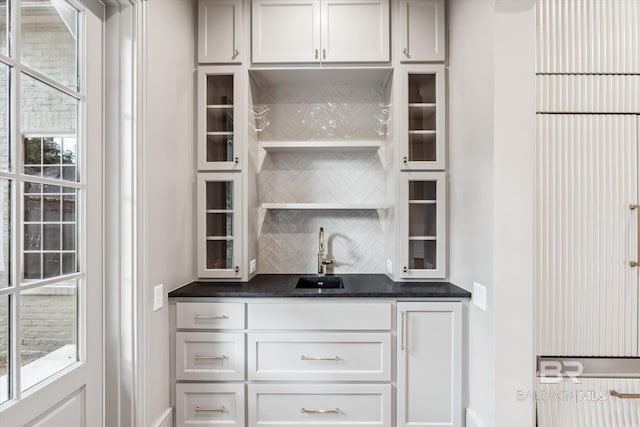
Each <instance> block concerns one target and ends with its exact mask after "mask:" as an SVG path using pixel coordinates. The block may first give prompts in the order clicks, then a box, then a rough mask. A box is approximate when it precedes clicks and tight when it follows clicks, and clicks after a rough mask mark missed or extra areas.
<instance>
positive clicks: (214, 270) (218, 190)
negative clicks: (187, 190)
mask: <svg viewBox="0 0 640 427" xmlns="http://www.w3.org/2000/svg"><path fill="white" fill-rule="evenodd" d="M240 179H241V175H239V174H237V173H200V174H198V184H197V186H198V190H197V191H198V196H197V209H198V215H197V228H198V239H197V240H198V251H197V252H198V253H197V256H198V263H197V264H198V265H197V268H198V277H201V278H240V277H241V276H242V274H241V273H242V272H241V271H240V266H241V265H242V263H241V262H240V260H241V257H242V250H241V249H242V248H241V246H242V225H241V224H242V223H241V217H242V215H241V212H242V206H241V200H242V198H241V197H240V191H241V185H240Z"/></svg>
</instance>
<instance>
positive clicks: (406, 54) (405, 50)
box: [402, 47, 409, 57]
mask: <svg viewBox="0 0 640 427" xmlns="http://www.w3.org/2000/svg"><path fill="white" fill-rule="evenodd" d="M402 53H404V55H405V56H406V57H409V49H407V48H406V47H405V48H404V49H402Z"/></svg>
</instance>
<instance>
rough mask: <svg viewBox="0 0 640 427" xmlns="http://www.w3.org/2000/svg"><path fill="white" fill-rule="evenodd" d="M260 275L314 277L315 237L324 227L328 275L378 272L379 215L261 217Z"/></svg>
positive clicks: (380, 255) (381, 254)
mask: <svg viewBox="0 0 640 427" xmlns="http://www.w3.org/2000/svg"><path fill="white" fill-rule="evenodd" d="M263 214H264V219H263V222H262V225H261V230H260V241H259V246H260V256H259V265H258V271H259V272H260V273H266V274H269V273H285V274H286V273H292V274H293V273H297V274H315V273H316V272H317V266H318V258H317V254H318V232H319V230H320V227H324V230H325V240H326V246H327V252H328V254H329V255H330V256H331V257H332V258H333V259H334V260H335V262H336V263H335V265H330V266H328V267H327V272H329V273H343V274H344V273H383V272H384V270H383V266H384V233H383V218H382V217H381V215H383V213H382V212H381V211H373V210H356V211H304V210H299V211H296V210H274V211H265V212H263Z"/></svg>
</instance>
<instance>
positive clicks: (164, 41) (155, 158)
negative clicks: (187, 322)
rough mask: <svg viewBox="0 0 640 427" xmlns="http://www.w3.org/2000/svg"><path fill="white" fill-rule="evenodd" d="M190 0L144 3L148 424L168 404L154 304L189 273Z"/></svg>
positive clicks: (164, 312)
mask: <svg viewBox="0 0 640 427" xmlns="http://www.w3.org/2000/svg"><path fill="white" fill-rule="evenodd" d="M194 7H195V6H194V2H192V1H191V0H186V1H175V0H148V1H147V2H146V15H145V16H146V20H145V21H146V38H145V41H146V44H145V50H144V52H145V55H146V77H145V79H144V80H145V89H144V90H145V95H146V96H145V101H146V104H145V106H144V107H143V108H144V109H145V111H144V131H143V132H144V137H143V148H142V171H141V176H142V187H141V188H142V189H141V192H142V194H141V197H142V200H143V208H142V212H140V218H141V224H140V225H141V227H143V232H142V233H143V239H142V250H143V268H144V272H143V281H142V283H141V286H142V287H144V289H143V292H142V294H143V295H144V299H145V300H146V302H145V304H144V311H145V313H144V316H145V323H146V328H145V333H146V337H145V338H144V340H145V349H144V353H143V354H144V357H145V358H146V360H144V361H142V362H141V366H144V367H146V375H145V376H144V378H145V384H144V385H143V387H144V388H145V393H146V399H145V400H146V416H145V419H146V420H147V424H146V425H148V426H155V425H158V424H159V423H160V422H162V421H163V419H164V417H165V415H166V411H167V409H168V408H169V391H170V389H169V314H168V313H169V310H168V304H167V300H166V297H165V305H164V308H162V309H161V310H159V311H156V312H154V311H153V310H152V303H153V287H154V286H156V285H158V284H160V283H162V284H164V289H165V292H167V291H169V290H171V289H174V288H176V287H178V286H180V285H182V284H185V283H186V282H188V281H191V280H193V278H194V271H195V270H194V266H193V265H194V259H195V256H194V248H195V242H194V195H193V178H194V167H195V166H194V164H195V162H194V159H195V154H194V128H195V122H194V96H195V89H194V84H195V83H194V81H195V80H194V69H195V63H194V52H195V26H196V22H195V8H194Z"/></svg>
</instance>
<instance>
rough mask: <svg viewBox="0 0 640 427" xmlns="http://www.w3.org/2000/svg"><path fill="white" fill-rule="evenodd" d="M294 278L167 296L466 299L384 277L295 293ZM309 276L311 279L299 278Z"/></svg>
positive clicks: (444, 285) (438, 285) (443, 285)
mask: <svg viewBox="0 0 640 427" xmlns="http://www.w3.org/2000/svg"><path fill="white" fill-rule="evenodd" d="M300 276H301V275H298V274H260V275H257V276H255V277H254V278H253V279H251V280H250V281H248V282H205V281H195V282H192V283H189V284H187V285H184V286H183V287H181V288H178V289H176V290H174V291H172V292H170V293H169V297H170V298H178V297H226V298H247V297H248V298H311V297H333V298H385V297H386V298H470V297H471V293H470V292H468V291H465V290H464V289H462V288H459V287H457V286H456V285H453V284H451V283H448V282H394V281H392V280H391V279H389V278H388V277H387V276H385V275H384V274H341V275H339V276H340V277H342V281H343V282H344V288H343V289H322V290H318V289H296V288H295V286H296V282H297V281H298V277H300ZM302 276H311V275H302Z"/></svg>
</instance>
